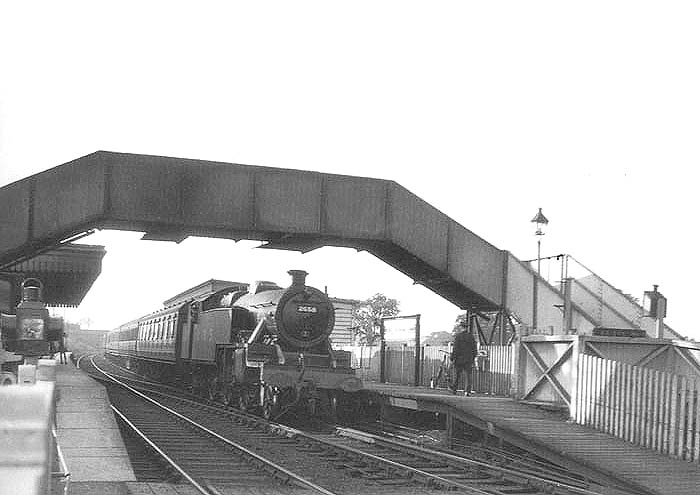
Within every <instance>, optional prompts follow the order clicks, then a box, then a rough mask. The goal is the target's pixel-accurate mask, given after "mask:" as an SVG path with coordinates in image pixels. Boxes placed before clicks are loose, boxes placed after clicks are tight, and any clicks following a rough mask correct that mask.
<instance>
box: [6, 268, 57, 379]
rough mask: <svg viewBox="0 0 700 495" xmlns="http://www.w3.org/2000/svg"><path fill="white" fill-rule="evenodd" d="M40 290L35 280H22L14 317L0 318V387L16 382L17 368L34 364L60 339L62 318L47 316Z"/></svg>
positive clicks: (40, 284)
mask: <svg viewBox="0 0 700 495" xmlns="http://www.w3.org/2000/svg"><path fill="white" fill-rule="evenodd" d="M43 289H44V286H43V284H42V283H41V281H40V280H39V279H36V278H28V279H26V280H24V281H23V282H22V299H21V301H20V303H19V304H18V305H17V310H16V314H14V315H11V314H0V335H1V336H2V339H1V341H0V342H1V345H0V367H1V369H0V385H6V384H12V383H14V382H16V380H17V366H18V365H19V364H21V363H22V362H27V363H36V360H37V359H38V358H39V357H40V356H44V355H48V354H51V352H52V350H53V347H54V344H58V342H61V341H62V339H63V335H64V329H65V328H64V323H63V318H58V317H53V316H49V310H48V308H47V307H46V303H44V300H43Z"/></svg>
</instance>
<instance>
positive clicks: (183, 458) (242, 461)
mask: <svg viewBox="0 0 700 495" xmlns="http://www.w3.org/2000/svg"><path fill="white" fill-rule="evenodd" d="M91 365H92V367H93V368H94V369H95V370H96V371H100V372H101V373H102V374H103V376H104V377H106V378H108V379H110V380H111V384H110V382H108V387H109V396H110V400H111V402H112V409H113V410H114V413H115V414H116V415H117V417H118V418H119V419H120V420H121V421H122V422H123V423H124V424H126V425H128V426H129V428H130V429H131V430H132V431H133V432H134V433H135V434H136V435H138V436H139V437H140V438H141V439H142V440H143V442H144V443H145V444H147V445H148V446H149V447H150V449H151V450H152V451H154V452H156V453H157V454H158V455H159V456H160V457H161V458H162V459H163V460H164V462H165V463H166V464H167V466H168V467H169V471H171V472H172V473H173V474H174V475H175V476H177V477H179V478H180V479H181V480H184V481H186V482H187V483H189V484H190V485H192V486H193V487H194V488H195V489H196V490H197V491H198V492H199V493H202V494H205V495H216V494H219V493H220V491H219V489H220V488H221V487H223V488H225V489H227V490H228V489H231V488H236V487H241V488H242V487H250V486H255V487H257V488H258V489H260V490H261V491H263V492H264V491H266V490H270V491H277V489H278V488H279V487H280V485H287V486H289V487H291V488H298V489H299V490H300V492H301V491H302V490H303V492H304V493H321V494H325V495H334V492H332V491H330V490H327V489H324V488H323V487H320V486H318V485H316V484H314V483H312V482H310V481H308V480H306V479H304V478H303V477H301V476H299V475H298V474H296V473H293V472H292V471H290V470H288V469H286V468H284V467H282V466H280V465H278V464H276V463H275V462H273V461H272V460H270V459H268V458H265V457H263V456H261V455H259V454H257V453H255V452H253V451H251V450H249V449H247V448H246V447H244V446H242V445H241V444H239V443H237V442H234V441H232V440H230V439H228V438H225V437H223V436H221V435H219V434H217V433H216V432H214V431H212V430H210V429H209V428H207V427H206V426H204V425H203V424H201V423H199V422H197V421H196V420H194V419H192V418H190V417H188V416H187V415H185V414H182V413H181V412H178V411H175V410H174V409H171V408H170V407H168V406H167V405H166V404H164V403H163V401H162V400H156V399H154V398H153V397H149V396H148V395H145V394H143V393H142V392H140V391H138V390H136V389H134V388H133V387H130V386H129V385H126V384H125V383H123V382H121V381H119V380H118V379H117V378H116V377H114V376H112V375H111V374H109V373H107V372H106V371H104V370H101V368H100V367H99V366H97V365H96V364H95V363H94V361H92V360H91ZM112 384H114V385H112ZM117 384H118V386H116V385H117ZM175 473H176V474H175ZM293 492H294V491H292V493H293Z"/></svg>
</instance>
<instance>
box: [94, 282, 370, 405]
mask: <svg viewBox="0 0 700 495" xmlns="http://www.w3.org/2000/svg"><path fill="white" fill-rule="evenodd" d="M289 274H290V275H291V276H292V284H291V286H290V287H288V288H282V287H279V286H278V285H276V284H274V283H272V282H265V281H260V282H256V283H254V284H252V285H251V286H250V287H248V286H247V285H246V284H234V285H231V286H228V287H225V288H223V289H220V290H217V291H213V292H211V293H207V294H205V295H200V296H198V297H195V298H191V299H187V300H185V301H179V302H176V303H175V304H173V305H171V306H169V307H166V308H163V309H161V310H159V311H156V312H155V313H151V314H149V315H147V316H144V317H142V318H139V319H137V320H134V321H131V322H129V323H126V324H124V325H121V326H120V327H118V328H116V329H114V330H113V331H112V332H110V333H109V334H108V335H107V338H106V342H105V351H106V353H107V354H108V355H110V356H112V357H114V358H116V359H119V360H121V361H122V362H123V363H124V364H125V365H126V366H128V367H130V368H135V369H136V370H137V371H138V372H140V373H142V374H145V375H147V376H150V377H152V378H155V379H158V380H161V381H164V382H168V383H172V384H175V385H178V386H183V387H186V388H188V389H190V390H193V391H195V392H197V393H199V394H201V395H205V396H208V397H209V398H211V399H218V400H221V401H222V402H224V403H226V404H230V405H234V406H236V407H239V408H241V409H246V410H247V409H253V410H255V411H257V412H260V413H261V414H263V415H264V416H276V415H279V414H282V413H283V412H285V411H286V410H289V409H297V408H306V409H307V410H308V411H309V412H311V413H313V414H316V413H323V414H326V413H327V414H330V415H335V414H336V413H337V409H338V406H339V404H341V403H344V402H348V403H350V402H354V401H353V400H352V394H354V393H355V392H358V391H359V390H360V389H361V388H362V382H361V381H360V380H359V379H358V378H356V377H355V373H354V370H353V369H352V368H351V366H350V354H349V353H348V352H345V351H336V350H334V349H333V348H332V346H331V342H330V340H329V338H328V337H329V335H330V333H331V331H332V329H333V324H334V311H333V305H332V303H331V301H330V300H329V298H328V296H326V294H324V293H323V292H321V291H319V290H318V289H315V288H313V287H309V286H307V285H306V283H305V278H306V275H307V274H306V272H304V271H301V270H290V272H289Z"/></svg>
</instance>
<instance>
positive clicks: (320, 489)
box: [90, 357, 335, 495]
mask: <svg viewBox="0 0 700 495" xmlns="http://www.w3.org/2000/svg"><path fill="white" fill-rule="evenodd" d="M90 362H91V364H92V366H93V367H94V368H95V369H96V370H98V371H99V372H100V373H102V374H103V375H104V376H106V377H108V378H109V379H110V380H112V381H113V382H115V383H117V384H118V385H120V386H121V387H123V388H125V389H127V390H129V391H130V392H131V393H133V394H135V395H137V396H139V397H140V398H142V399H143V400H145V401H148V402H150V403H152V404H153V405H155V406H157V407H159V408H160V409H162V410H164V411H166V412H168V413H170V414H172V415H174V416H175V417H177V418H179V419H181V420H183V421H184V422H186V423H188V424H190V425H192V426H194V427H195V428H197V429H199V430H201V431H203V432H205V433H207V434H208V435H210V436H212V437H214V438H216V439H217V440H219V441H221V442H223V443H226V444H227V445H229V446H231V447H233V448H234V449H236V450H237V451H239V452H241V453H243V454H245V455H247V456H248V457H250V458H253V459H255V460H256V461H257V462H259V463H260V464H261V465H265V466H268V467H270V468H272V469H273V470H275V471H276V472H279V473H282V474H284V475H285V476H286V477H287V478H288V479H290V480H292V481H294V482H296V483H298V484H299V485H301V486H303V487H306V488H309V489H311V490H314V491H316V492H318V493H322V494H324V495H335V494H334V493H333V492H331V491H329V490H326V489H325V488H323V487H321V486H318V485H316V484H315V483H313V482H311V481H309V480H307V479H305V478H302V477H301V476H299V475H297V474H295V473H293V472H291V471H289V470H288V469H286V468H284V467H282V466H280V465H278V464H276V463H274V462H272V461H270V460H269V459H265V458H264V457H262V456H259V455H258V454H256V453H255V452H253V451H252V450H250V449H247V448H245V447H244V446H243V445H240V444H238V443H236V442H233V441H231V440H229V439H228V438H225V437H223V436H221V435H219V434H218V433H216V432H215V431H212V430H210V429H209V428H207V427H205V426H203V425H201V424H199V423H197V422H196V421H193V420H192V419H190V418H188V417H187V416H184V415H182V414H180V413H178V412H177V411H175V410H173V409H171V408H169V407H167V406H165V405H163V404H161V403H159V402H158V401H156V400H154V399H152V398H151V397H148V396H147V395H145V394H143V393H141V392H139V391H138V390H136V389H135V388H133V387H130V386H129V385H127V384H125V383H124V382H122V381H121V380H119V379H118V378H117V377H115V376H114V375H112V374H111V373H109V372H107V371H105V370H103V369H102V368H100V367H99V366H98V365H97V363H95V360H94V357H90Z"/></svg>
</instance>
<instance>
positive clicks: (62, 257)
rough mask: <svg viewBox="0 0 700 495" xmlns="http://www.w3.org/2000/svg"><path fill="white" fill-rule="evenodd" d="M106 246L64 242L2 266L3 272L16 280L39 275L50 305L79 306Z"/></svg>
mask: <svg viewBox="0 0 700 495" xmlns="http://www.w3.org/2000/svg"><path fill="white" fill-rule="evenodd" d="M105 253H106V251H105V248H104V246H93V245H84V244H64V245H62V246H59V247H57V248H55V249H52V250H50V251H46V252H44V253H41V254H39V255H37V256H34V257H33V258H29V259H26V260H24V261H21V262H18V263H16V264H13V265H10V266H7V267H5V268H3V270H2V272H0V276H2V277H3V278H7V279H10V280H16V281H17V283H21V281H22V280H23V279H25V278H30V277H31V278H38V279H39V280H41V282H42V283H43V284H44V293H43V297H44V301H45V302H46V303H47V304H48V305H49V306H54V307H60V306H73V307H75V306H78V305H79V304H80V302H81V301H82V300H83V298H84V297H85V295H86V294H87V292H88V291H89V290H90V287H92V284H93V283H94V282H95V280H96V279H97V277H98V276H99V274H100V272H101V271H102V258H103V257H104V255H105Z"/></svg>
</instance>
